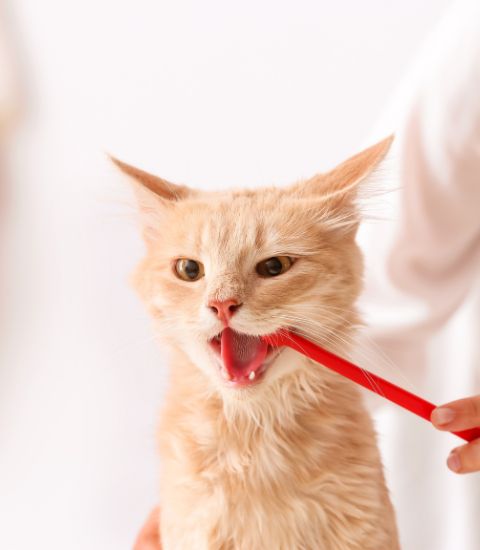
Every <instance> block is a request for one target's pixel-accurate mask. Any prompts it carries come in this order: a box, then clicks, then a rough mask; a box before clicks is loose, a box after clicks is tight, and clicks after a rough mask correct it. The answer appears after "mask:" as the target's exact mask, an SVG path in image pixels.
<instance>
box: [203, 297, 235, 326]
mask: <svg viewBox="0 0 480 550" xmlns="http://www.w3.org/2000/svg"><path fill="white" fill-rule="evenodd" d="M241 306H242V304H241V303H240V302H239V301H238V300H236V299H235V298H229V299H228V300H210V301H209V302H208V307H209V308H210V309H211V310H212V311H213V313H215V315H216V316H217V317H218V318H219V319H220V321H222V323H225V324H227V323H228V321H229V320H230V318H231V317H232V315H233V314H234V313H235V312H236V311H237V310H238V309H239V308H240V307H241Z"/></svg>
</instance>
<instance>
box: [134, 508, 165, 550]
mask: <svg viewBox="0 0 480 550" xmlns="http://www.w3.org/2000/svg"><path fill="white" fill-rule="evenodd" d="M159 515H160V509H159V508H155V509H154V510H152V512H151V513H150V515H149V516H148V519H147V521H146V522H145V524H144V525H143V527H142V530H141V531H140V533H139V534H138V537H137V540H136V542H135V546H134V547H133V550H162V546H161V545H160V538H159V531H160V527H159V522H158V520H159Z"/></svg>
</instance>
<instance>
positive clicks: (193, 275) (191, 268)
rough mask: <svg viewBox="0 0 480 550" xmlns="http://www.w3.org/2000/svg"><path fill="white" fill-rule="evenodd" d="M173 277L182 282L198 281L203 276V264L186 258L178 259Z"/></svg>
mask: <svg viewBox="0 0 480 550" xmlns="http://www.w3.org/2000/svg"><path fill="white" fill-rule="evenodd" d="M174 268H175V275H176V276H177V277H178V278H179V279H182V280H183V281H198V279H201V278H202V277H203V276H204V275H205V271H204V269H203V264H202V263H201V262H197V261H195V260H189V259H188V258H180V259H179V260H177V261H176V262H175V266H174Z"/></svg>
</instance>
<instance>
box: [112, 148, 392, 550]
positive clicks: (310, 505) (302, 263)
mask: <svg viewBox="0 0 480 550" xmlns="http://www.w3.org/2000/svg"><path fill="white" fill-rule="evenodd" d="M391 141H392V138H391V137H390V138H387V139H384V140H383V141H381V142H379V143H377V144H376V145H374V146H372V147H370V148H368V149H366V150H364V151H363V152H361V153H359V154H357V155H355V156H353V157H351V158H350V159H348V160H347V161H345V162H344V163H342V164H340V165H339V166H338V167H336V168H335V169H333V170H332V171H330V172H328V173H325V174H320V175H316V176H314V177H313V178H311V179H309V180H306V181H300V182H297V183H295V184H294V185H291V186H289V187H283V188H279V187H268V188H261V189H257V190H226V191H219V192H206V191H200V190H194V189H191V188H189V187H186V186H184V185H175V184H172V183H169V182H167V181H166V180H163V179H161V178H159V177H156V176H154V175H151V174H149V173H147V172H144V171H143V170H140V169H138V168H134V167H133V166H130V165H128V164H126V163H124V162H122V161H119V160H117V159H114V158H113V159H112V160H113V161H114V162H115V164H116V165H117V166H118V167H119V168H120V169H121V171H122V172H123V173H124V174H126V175H127V176H128V177H129V180H130V182H131V183H132V184H133V187H134V190H135V193H136V196H137V199H138V205H139V212H140V219H141V222H142V231H143V237H144V240H145V243H146V256H145V258H144V259H143V260H142V261H141V263H140V265H139V266H138V268H137V270H136V272H135V274H134V278H133V280H134V286H135V287H136V289H137V290H138V292H139V294H140V296H141V298H142V299H143V301H144V302H145V304H146V306H147V308H148V310H149V312H150V313H151V315H152V317H153V319H154V323H155V326H156V330H157V332H158V334H159V336H160V337H161V338H162V339H163V342H164V343H165V345H166V346H167V349H168V350H169V351H170V382H169V390H168V394H167V397H166V402H165V404H164V408H163V413H162V417H161V426H160V430H159V441H160V452H161V463H162V469H161V471H162V475H161V495H162V502H163V504H162V508H161V513H160V514H161V515H160V533H161V535H160V536H161V544H162V548H163V550H263V549H268V550H398V549H399V542H398V535H397V529H396V523H395V517H394V511H393V507H392V505H391V502H390V498H389V494H388V490H387V488H386V485H385V480H384V475H383V469H382V465H381V461H380V457H379V452H378V449H377V445H376V436H375V433H374V429H373V426H372V422H371V419H370V417H369V415H368V413H367V412H366V409H365V407H364V405H363V403H362V399H361V396H360V393H359V391H358V390H357V388H356V387H355V386H354V384H353V383H352V382H350V381H347V380H346V379H343V378H342V377H340V376H339V375H337V374H335V373H333V372H331V371H329V370H327V369H326V368H324V367H322V366H320V365H318V364H316V363H314V362H313V361H310V360H308V359H307V358H305V357H303V356H301V355H300V354H298V353H296V352H294V351H293V350H291V349H289V348H279V349H274V348H271V347H270V346H268V347H267V346H266V344H264V343H263V341H262V340H261V339H260V338H259V336H261V335H265V334H270V333H274V332H275V331H277V330H279V329H281V328H287V327H288V328H289V329H290V330H293V331H297V332H298V333H300V334H302V335H303V336H305V337H307V338H310V339H311V340H313V341H315V342H317V343H320V344H322V345H324V346H325V347H327V348H328V349H330V350H332V351H334V352H337V353H338V354H340V355H345V352H346V350H347V348H348V342H349V341H350V339H351V336H352V334H353V332H354V330H355V327H356V326H358V324H359V322H360V319H359V316H358V314H357V312H356V309H355V301H356V298H357V296H358V295H359V292H360V290H361V286H362V257H361V253H360V250H359V248H358V246H357V244H356V242H355V235H356V231H357V228H358V225H359V221H360V213H359V212H358V206H357V203H358V193H359V191H358V190H359V188H361V187H362V186H365V185H366V184H367V183H368V182H369V180H370V178H371V175H372V174H373V172H374V170H375V169H376V168H377V166H378V165H379V163H380V162H381V161H382V160H383V158H384V157H385V155H386V153H387V151H388V149H389V147H390V144H391Z"/></svg>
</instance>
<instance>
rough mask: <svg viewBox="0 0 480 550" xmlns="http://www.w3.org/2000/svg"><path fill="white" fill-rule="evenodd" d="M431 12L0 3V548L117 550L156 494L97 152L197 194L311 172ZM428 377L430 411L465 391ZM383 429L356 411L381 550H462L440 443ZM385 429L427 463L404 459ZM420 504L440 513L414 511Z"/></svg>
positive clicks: (111, 215)
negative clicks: (398, 541)
mask: <svg viewBox="0 0 480 550" xmlns="http://www.w3.org/2000/svg"><path fill="white" fill-rule="evenodd" d="M449 4H450V2H449V1H448V0H424V1H423V2H417V1H413V0H404V1H403V2H393V1H385V0H362V1H361V2H357V1H354V0H340V1H338V2H327V1H325V0H321V1H313V0H312V1H308V0H299V1H297V2H285V1H278V0H277V1H275V2H274V1H273V0H264V1H261V2H258V1H257V2H254V1H252V0H246V1H244V2H241V3H239V2H235V3H234V2H221V1H220V0H217V1H214V0H204V1H203V2H195V1H194V0H190V1H185V0H181V1H176V2H166V1H157V2H155V1H147V0H137V1H136V2H127V1H119V0H116V1H113V0H96V1H93V0H84V1H83V2H65V1H60V0H44V1H42V2H38V1H34V0H15V1H13V0H11V1H5V0H4V1H3V2H2V3H1V4H0V124H1V127H0V137H1V141H0V148H1V151H0V154H1V166H0V168H1V173H0V183H1V190H0V196H1V208H0V214H1V226H0V233H1V256H0V258H1V266H2V268H1V304H2V305H1V321H0V323H1V324H0V327H1V330H0V518H1V519H0V548H1V549H2V550H29V549H30V548H39V549H43V548H45V549H46V548H48V549H49V550H56V549H58V550H60V549H65V548H68V549H69V550H87V549H88V550H120V549H128V548H131V546H132V543H133V539H134V537H135V535H136V533H137V531H138V530H139V528H140V525H141V524H142V522H143V519H144V516H145V515H146V514H147V512H148V511H149V510H150V508H151V507H152V506H153V505H154V504H155V503H156V502H157V500H158V491H157V468H158V460H157V457H156V444H155V426H156V423H157V416H158V410H159V407H160V405H161V401H162V395H163V392H164V388H165V382H166V368H165V360H164V357H163V355H162V350H161V349H159V348H158V346H157V345H156V343H155V341H154V337H153V332H152V330H151V326H150V322H149V320H148V317H147V315H146V313H145V312H144V311H143V308H142V306H141V304H140V302H139V300H138V299H137V297H136V296H135V295H134V293H133V291H132V290H131V289H130V288H129V286H128V277H129V274H130V272H131V271H132V269H133V267H134V266H135V264H136V262H137V261H138V260H139V258H140V257H141V255H142V252H143V247H142V243H141V241H140V238H139V233H138V229H137V227H136V223H135V218H134V215H133V212H134V208H133V206H132V199H131V196H130V195H129V190H128V189H127V188H126V186H125V182H124V180H123V179H121V178H120V177H119V176H118V174H117V173H116V172H115V170H113V168H112V167H111V166H110V165H109V164H108V162H107V159H106V156H105V153H106V152H110V153H112V154H114V155H115V156H118V157H119V158H121V159H123V160H125V161H127V162H129V163H131V164H135V165H138V166H140V167H142V168H144V169H146V170H148V171H151V172H154V173H157V174H158V175H161V176H162V177H165V178H167V179H170V180H172V181H175V182H184V183H188V184H189V185H191V186H193V187H199V188H212V189H213V188H215V189H218V188H221V187H224V186H233V185H235V186H252V187H255V186H260V185H264V184H272V183H278V184H284V183H288V182H292V181H294V180H296V179H298V178H300V177H304V176H309V175H312V174H313V173H315V172H317V171H320V170H324V169H327V168H329V167H331V166H333V165H334V164H335V163H336V162H338V161H340V160H341V159H343V158H344V157H346V156H348V155H349V154H352V153H353V152H356V150H358V149H359V148H360V147H361V146H363V145H365V144H366V142H367V141H368V139H369V136H371V135H372V133H374V132H375V130H374V128H378V127H379V125H380V126H381V125H382V123H381V122H379V121H380V120H381V119H382V117H383V114H384V113H385V112H388V105H389V104H391V98H392V97H394V96H396V94H397V93H398V89H399V87H400V88H401V86H402V85H403V82H404V76H405V74H406V73H407V70H408V67H409V66H410V65H411V64H412V63H413V62H414V61H415V59H416V57H417V55H418V52H419V51H420V49H421V47H422V44H423V42H424V40H425V39H426V37H427V36H428V34H429V32H430V31H431V29H433V28H434V26H435V25H436V24H437V22H438V20H439V18H440V17H441V16H442V13H443V12H444V10H445V9H446V8H447V7H448V5H449ZM390 129H391V127H389V130H390ZM470 315H471V312H470V313H469V312H468V311H467V312H466V313H465V315H464V316H463V317H461V318H460V319H456V320H454V321H452V322H453V323H456V324H455V327H457V328H456V329H454V330H457V332H458V334H457V336H458V335H460V338H461V334H462V333H463V332H462V331H463V328H462V327H465V326H466V325H468V324H470V323H471V317H470ZM442 341H443V342H445V340H442ZM457 341H458V340H457ZM443 353H447V352H446V351H445V350H444V351H443ZM442 376H443V374H441V373H440V374H436V375H434V376H433V380H434V381H435V383H432V384H430V386H429V388H428V395H427V396H428V397H429V398H431V399H432V400H435V401H438V402H441V401H443V400H448V399H453V398H457V397H462V396H463V395H464V394H465V395H466V394H468V393H469V392H468V391H467V390H468V389H469V388H470V386H469V385H468V384H469V378H468V376H467V375H466V376H465V377H464V379H462V380H464V383H463V382H462V383H460V385H459V386H457V387H456V388H453V387H452V386H451V385H450V386H449V385H448V384H445V383H442V380H443V379H442ZM462 384H463V385H462ZM421 389H422V391H424V390H425V388H421ZM462 392H463V393H462ZM470 393H471V392H470ZM404 415H407V413H402V412H399V411H396V410H393V406H391V407H387V409H386V410H385V411H380V412H379V413H378V416H377V425H378V428H379V430H380V432H381V434H380V441H381V444H382V449H383V452H384V456H385V461H386V468H387V476H388V479H389V483H390V486H391V487H392V491H393V499H394V502H395V503H396V504H397V508H398V513H399V522H400V530H401V534H402V540H403V541H404V545H403V548H405V549H406V550H430V549H432V550H433V549H435V550H439V549H442V550H447V549H448V550H458V549H459V548H464V549H465V548H468V549H469V550H473V548H478V547H479V544H480V539H479V538H476V539H475V537H476V535H475V534H472V533H471V532H470V524H469V522H468V520H466V519H465V514H464V508H463V500H462V490H463V489H462V488H463V487H464V485H466V484H468V483H471V478H470V480H468V479H467V478H459V477H458V476H454V475H453V474H451V473H450V472H448V470H447V469H446V467H445V466H444V462H445V459H446V456H447V454H448V451H449V449H450V448H451V447H453V445H454V444H455V441H454V439H453V438H452V437H451V436H448V435H444V434H436V433H434V434H433V436H431V432H433V430H432V429H431V428H430V427H428V426H427V425H426V423H425V426H424V425H423V424H421V422H420V421H417V420H415V419H410V417H408V419H407V418H406V416H404ZM399 418H400V420H399ZM402 422H405V423H410V424H409V426H410V428H408V430H411V429H413V430H418V432H417V433H418V434H419V436H418V437H419V439H418V438H417V439H416V440H415V441H416V444H419V445H420V446H422V441H425V446H426V445H427V443H426V442H427V440H428V437H436V438H437V439H436V440H435V441H437V442H438V441H440V439H439V438H443V439H441V442H439V443H437V445H438V447H437V451H438V452H435V453H433V452H431V453H430V454H427V456H426V458H425V457H424V458H423V459H420V458H417V457H416V454H415V453H416V448H415V446H414V445H413V443H412V440H411V438H409V435H408V434H409V433H410V432H409V431H408V430H407V429H406V428H405V426H404V425H403V424H402ZM402 430H404V431H402ZM427 432H428V435H427ZM419 441H420V443H418V442H419ZM399 450H400V455H399ZM422 461H423V462H422ZM420 464H423V466H421V465H420ZM417 466H418V471H417V478H415V476H413V477H412V476H410V477H408V479H407V477H406V475H405V471H413V472H415V469H416V468H417ZM432 469H433V470H432ZM430 470H432V471H435V475H436V476H437V477H435V478H432V479H430V480H429V482H428V483H423V481H422V480H424V475H426V474H425V472H427V473H428V472H429V471H430ZM435 487H437V492H436V491H435ZM439 487H440V488H441V490H440V493H439V492H438V488H439ZM442 491H443V492H442ZM400 493H402V494H403V495H405V494H409V495H410V499H409V500H405V498H403V497H401V496H400ZM433 495H435V500H436V501H437V504H438V503H439V502H440V501H441V500H442V498H444V499H445V501H447V500H452V499H453V500H452V501H453V502H454V506H453V507H450V508H449V507H448V506H447V505H445V506H444V507H440V511H436V512H435V514H433V515H429V512H428V508H429V505H428V503H429V502H430V499H431V498H432V497H433ZM477 495H478V493H477ZM476 498H477V500H476V503H477V504H478V496H477V497H476ZM465 506H467V505H466V504H465ZM452 508H453V511H452ZM479 509H480V508H479V507H477V512H478V510H479ZM465 510H467V508H466V507H465ZM469 545H470V546H469Z"/></svg>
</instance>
